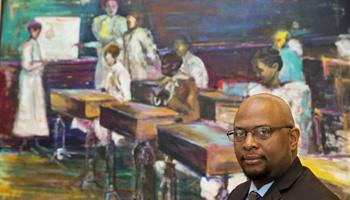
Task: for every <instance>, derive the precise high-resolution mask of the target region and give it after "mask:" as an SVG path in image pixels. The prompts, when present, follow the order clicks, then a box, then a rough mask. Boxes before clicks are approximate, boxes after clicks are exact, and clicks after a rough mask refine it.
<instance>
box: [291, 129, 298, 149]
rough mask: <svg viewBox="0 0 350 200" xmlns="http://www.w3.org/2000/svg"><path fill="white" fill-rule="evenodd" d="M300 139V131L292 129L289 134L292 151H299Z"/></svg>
mask: <svg viewBox="0 0 350 200" xmlns="http://www.w3.org/2000/svg"><path fill="white" fill-rule="evenodd" d="M299 137H300V130H299V129H298V128H292V129H291V130H290V132H289V145H290V148H291V149H292V150H297V149H298V141H299Z"/></svg>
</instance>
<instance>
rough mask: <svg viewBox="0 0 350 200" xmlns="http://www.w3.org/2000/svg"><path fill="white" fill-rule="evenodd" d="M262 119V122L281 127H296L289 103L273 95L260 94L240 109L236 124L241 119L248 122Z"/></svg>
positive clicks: (251, 98)
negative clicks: (245, 119) (269, 122)
mask: <svg viewBox="0 0 350 200" xmlns="http://www.w3.org/2000/svg"><path fill="white" fill-rule="evenodd" d="M259 117H260V118H261V119H259V120H262V121H271V123H273V124H275V125H277V126H280V125H288V126H294V119H293V115H292V112H291V109H290V106H289V105H288V103H287V102H286V101H285V100H283V99H282V98H280V97H278V96H275V95H272V94H266V93H264V94H258V95H254V96H251V97H249V98H248V99H246V100H245V101H244V102H243V103H242V104H241V105H240V107H239V109H238V112H237V114H236V118H235V122H236V121H237V120H238V119H240V118H247V119H248V121H251V120H253V119H257V118H259Z"/></svg>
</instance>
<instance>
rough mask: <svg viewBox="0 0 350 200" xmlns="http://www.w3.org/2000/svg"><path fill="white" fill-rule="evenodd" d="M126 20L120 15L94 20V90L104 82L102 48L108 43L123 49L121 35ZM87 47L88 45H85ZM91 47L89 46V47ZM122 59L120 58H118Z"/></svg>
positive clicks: (106, 71) (104, 65) (103, 16)
mask: <svg viewBox="0 0 350 200" xmlns="http://www.w3.org/2000/svg"><path fill="white" fill-rule="evenodd" d="M127 29H128V28H127V24H126V18H125V17H122V16H120V15H115V16H113V17H110V16H108V15H100V16H97V17H95V18H94V20H93V23H92V32H93V34H94V36H95V38H96V39H97V43H96V44H94V45H93V46H94V47H95V48H96V50H97V59H98V60H97V64H96V70H95V88H96V89H101V88H102V87H103V82H104V80H106V77H107V74H108V70H107V68H106V64H105V61H104V59H103V58H104V57H103V48H104V47H105V46H106V45H107V44H109V43H110V42H115V43H116V44H117V45H118V46H119V48H120V49H121V50H122V48H123V35H124V33H125V32H126V31H127ZM85 46H86V47H89V46H88V45H85ZM90 47H91V46H90ZM120 59H122V57H121V58H120Z"/></svg>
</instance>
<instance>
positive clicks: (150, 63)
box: [123, 27, 161, 80]
mask: <svg viewBox="0 0 350 200" xmlns="http://www.w3.org/2000/svg"><path fill="white" fill-rule="evenodd" d="M123 60H124V66H125V67H126V68H127V69H128V71H129V73H130V76H131V79H132V80H141V79H157V78H160V77H161V72H160V58H159V56H158V54H157V46H156V45H155V44H154V42H153V37H152V34H151V32H150V31H149V30H147V29H145V28H141V27H137V28H136V29H135V30H132V31H130V32H127V33H126V34H125V35H124V59H123Z"/></svg>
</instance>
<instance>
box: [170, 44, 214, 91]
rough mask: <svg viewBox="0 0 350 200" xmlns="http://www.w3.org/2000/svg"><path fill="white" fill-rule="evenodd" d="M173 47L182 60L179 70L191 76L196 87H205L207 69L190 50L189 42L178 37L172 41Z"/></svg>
mask: <svg viewBox="0 0 350 200" xmlns="http://www.w3.org/2000/svg"><path fill="white" fill-rule="evenodd" d="M174 48H175V50H176V54H177V55H179V56H181V58H182V61H183V63H182V66H181V68H180V70H181V71H183V72H185V73H187V74H189V75H190V76H192V77H193V78H194V80H195V82H196V85H197V87H198V88H207V87H208V82H209V80H208V72H207V69H206V68H205V66H204V63H203V61H202V60H201V59H200V58H199V57H198V56H195V55H193V54H192V52H191V51H190V48H191V44H190V42H188V41H186V40H185V39H178V40H176V41H175V43H174Z"/></svg>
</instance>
